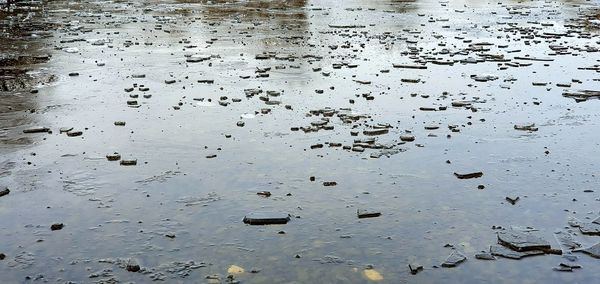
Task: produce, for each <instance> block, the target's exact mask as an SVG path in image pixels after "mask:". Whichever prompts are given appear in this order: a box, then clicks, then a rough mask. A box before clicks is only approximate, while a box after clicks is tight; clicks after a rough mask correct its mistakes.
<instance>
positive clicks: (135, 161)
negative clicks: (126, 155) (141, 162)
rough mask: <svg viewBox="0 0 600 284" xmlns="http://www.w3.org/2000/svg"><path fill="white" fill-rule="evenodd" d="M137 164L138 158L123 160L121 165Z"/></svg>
mask: <svg viewBox="0 0 600 284" xmlns="http://www.w3.org/2000/svg"><path fill="white" fill-rule="evenodd" d="M135 165H137V160H121V166H135Z"/></svg>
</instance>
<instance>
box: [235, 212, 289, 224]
mask: <svg viewBox="0 0 600 284" xmlns="http://www.w3.org/2000/svg"><path fill="white" fill-rule="evenodd" d="M288 221H290V216H289V215H288V214H285V213H278V212H252V213H249V214H248V215H246V217H244V223H246V224H250V225H272V224H286V223H287V222H288Z"/></svg>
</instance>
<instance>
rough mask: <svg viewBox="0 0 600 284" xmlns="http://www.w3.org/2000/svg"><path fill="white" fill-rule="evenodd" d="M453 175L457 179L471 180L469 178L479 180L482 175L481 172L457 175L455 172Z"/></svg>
mask: <svg viewBox="0 0 600 284" xmlns="http://www.w3.org/2000/svg"><path fill="white" fill-rule="evenodd" d="M454 175H455V176H456V177H457V178H458V179H471V178H480V177H482V176H483V173H482V172H473V173H466V174H459V173H456V172H455V173H454Z"/></svg>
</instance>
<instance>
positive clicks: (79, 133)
mask: <svg viewBox="0 0 600 284" xmlns="http://www.w3.org/2000/svg"><path fill="white" fill-rule="evenodd" d="M81 135H83V132H82V131H73V130H71V131H69V132H67V136H69V137H77V136H81Z"/></svg>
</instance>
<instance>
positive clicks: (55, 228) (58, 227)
mask: <svg viewBox="0 0 600 284" xmlns="http://www.w3.org/2000/svg"><path fill="white" fill-rule="evenodd" d="M64 226H65V225H63V223H56V224H52V226H50V230H52V231H58V230H62V228H63V227H64Z"/></svg>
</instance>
